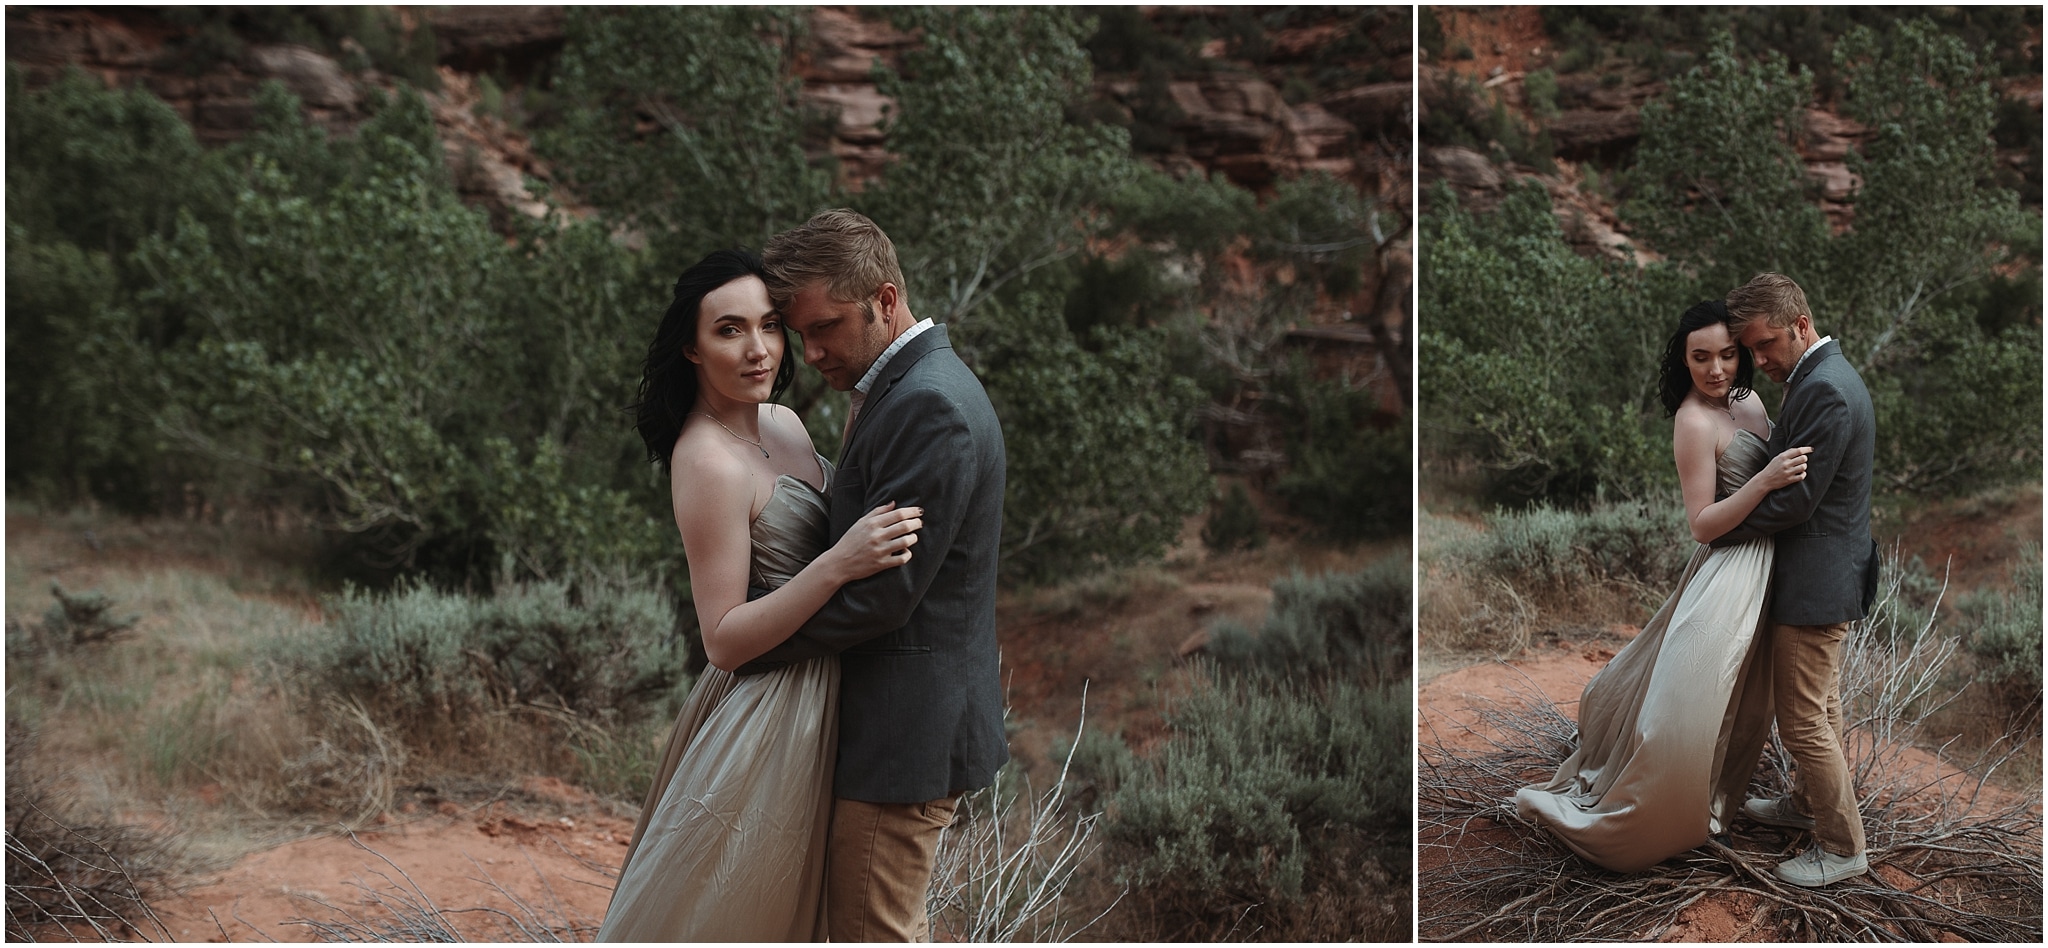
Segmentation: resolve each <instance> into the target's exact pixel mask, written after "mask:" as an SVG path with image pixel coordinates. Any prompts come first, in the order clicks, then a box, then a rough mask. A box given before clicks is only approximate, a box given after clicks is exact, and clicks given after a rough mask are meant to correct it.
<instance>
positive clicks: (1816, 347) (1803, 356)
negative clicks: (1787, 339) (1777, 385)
mask: <svg viewBox="0 0 2048 948" xmlns="http://www.w3.org/2000/svg"><path fill="white" fill-rule="evenodd" d="M1834 341H1835V337H1833V336H1822V337H1820V338H1819V339H1815V340H1814V341H1813V345H1810V346H1807V347H1806V351H1805V352H1802V353H1800V354H1799V361H1797V362H1794V363H1792V374H1791V375H1787V376H1785V384H1787V385H1790V384H1792V379H1793V378H1795V377H1797V376H1798V375H1799V367H1800V366H1802V365H1805V364H1806V360H1807V358H1808V357H1809V356H1812V355H1813V354H1814V353H1816V352H1819V351H1820V347H1822V346H1824V345H1827V344H1828V343H1830V342H1834Z"/></svg>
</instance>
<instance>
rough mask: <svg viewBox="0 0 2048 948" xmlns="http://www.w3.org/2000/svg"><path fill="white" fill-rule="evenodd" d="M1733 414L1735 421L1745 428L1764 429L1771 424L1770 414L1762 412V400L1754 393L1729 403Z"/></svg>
mask: <svg viewBox="0 0 2048 948" xmlns="http://www.w3.org/2000/svg"><path fill="white" fill-rule="evenodd" d="M1729 408H1730V409H1731V410H1732V411H1734V412H1735V420H1736V421H1737V422H1739V423H1740V424H1741V425H1742V426H1743V427H1745V428H1758V427H1765V426H1768V425H1769V424H1770V423H1771V416H1770V413H1769V412H1767V411H1765V410H1764V400H1763V399H1762V398H1761V397H1759V396H1758V395H1757V393H1755V392H1749V393H1747V394H1745V395H1743V396H1742V397H1741V398H1738V399H1735V400H1734V401H1731V402H1729Z"/></svg>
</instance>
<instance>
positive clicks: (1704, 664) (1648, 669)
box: [1515, 429, 1773, 872]
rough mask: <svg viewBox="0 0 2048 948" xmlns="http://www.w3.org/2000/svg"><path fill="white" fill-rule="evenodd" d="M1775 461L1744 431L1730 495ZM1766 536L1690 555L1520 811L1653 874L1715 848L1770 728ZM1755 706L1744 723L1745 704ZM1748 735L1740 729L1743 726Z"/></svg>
mask: <svg viewBox="0 0 2048 948" xmlns="http://www.w3.org/2000/svg"><path fill="white" fill-rule="evenodd" d="M1769 460H1770V450H1769V448H1768V446H1767V445H1765V443H1764V441H1763V439H1761V438H1758V437H1757V436H1756V435H1755V434H1754V433H1752V432H1750V431H1747V430H1741V429H1738V430H1737V432H1736V434H1735V436H1734V438H1733V439H1731V440H1730V441H1729V443H1728V446H1727V447H1726V448H1724V449H1723V450H1722V453H1721V456H1720V457H1719V458H1718V459H1716V468H1717V474H1718V477H1717V481H1716V491H1717V493H1718V495H1719V496H1721V497H1726V496H1727V495H1728V494H1729V493H1732V492H1733V491H1734V490H1735V489H1736V488H1738V487H1741V486H1742V485H1743V484H1745V483H1747V482H1748V481H1749V479H1750V477H1752V476H1754V475H1755V474H1756V472H1757V471H1759V470H1762V469H1763V466H1764V464H1765V463H1766V462H1767V461H1769ZM1772 552H1773V545H1772V541H1771V540H1770V539H1769V538H1765V539H1760V540H1751V541H1747V542H1744V543H1737V544H1732V545H1730V546H1726V547H1722V548H1719V549H1716V548H1713V547H1709V546H1705V545H1701V546H1700V547H1699V548H1698V549H1696V550H1694V551H1693V555H1692V559H1691V560H1690V561H1689V562H1688V563H1687V564H1686V567H1685V573H1684V575H1683V576H1682V577H1681V578H1680V579H1679V582H1678V589H1677V590H1676V591H1675V592H1673V593H1672V594H1671V597H1670V598H1669V599H1667V600H1665V602H1664V605H1663V607H1662V608H1660V609H1658V610H1657V613H1656V615H1655V616H1653V617H1651V619H1650V621H1649V623H1648V624H1647V625H1644V626H1643V630H1642V632H1641V633H1639V634H1637V636H1636V637H1635V640H1634V641H1632V642H1630V643H1629V644H1628V645H1627V646H1626V647H1624V648H1622V650H1621V651H1620V652H1619V653H1618V654H1616V655H1615V656H1614V658H1613V660H1611V661H1609V662H1608V663H1607V667H1605V668H1603V669H1601V670H1600V672H1599V673H1598V674H1596V675H1594V676H1593V680H1592V681H1590V682H1587V683H1586V690H1585V693H1584V694H1583V695H1582V696H1581V698H1580V700H1579V748H1578V750H1576V751H1575V752H1573V753H1572V755H1571V756H1570V757H1568V758H1566V759H1565V762H1564V764H1563V765H1562V766H1560V767H1559V768H1558V771H1557V775H1556V776H1555V777H1554V778H1552V779H1551V780H1550V782H1548V783H1545V784H1540V785H1537V786H1531V787H1524V788H1522V789H1521V790H1519V791H1517V792H1516V793H1515V809H1516V811H1517V812H1519V813H1520V814H1521V816H1522V818H1523V819H1527V820H1530V821H1532V822H1535V823H1537V824H1539V825H1541V826H1543V827H1544V828H1545V829H1548V830H1549V831H1551V832H1552V833H1554V834H1556V835H1557V837H1558V838H1559V839H1561V840H1563V841H1564V843H1565V845H1567V846H1569V847H1571V848H1572V850H1573V851H1574V852H1577V853H1578V854H1579V855H1581V856H1584V857H1585V858H1586V859H1588V860H1590V861H1591V862H1593V863H1596V864H1598V865H1601V866H1604V867H1606V868H1608V869H1613V870H1615V871H1617V872H1636V871H1640V870H1643V869H1647V868H1649V867H1651V866H1653V865H1656V864H1657V863H1659V862H1662V861H1664V860H1665V859H1668V858H1670V857H1672V856H1675V855H1677V854H1679V853H1682V852H1685V851H1686V850H1689V849H1692V848H1694V847H1696V846H1698V845H1700V844H1701V843H1703V842H1705V841H1706V839H1707V837H1708V835H1710V834H1711V833H1716V832H1720V831H1721V830H1722V829H1724V828H1725V826H1726V825H1727V821H1728V820H1729V819H1730V818H1731V817H1732V816H1733V815H1734V814H1736V813H1739V812H1740V811H1741V806H1742V800H1743V792H1744V790H1745V788H1746V787H1747V786H1748V784H1749V776H1750V774H1751V773H1752V772H1754V770H1755V768H1756V762H1757V755H1758V753H1759V752H1760V751H1761V750H1762V748H1763V744H1764V741H1765V739H1766V738H1767V737H1768V734H1769V728H1770V715H1769V714H1768V713H1762V714H1758V713H1757V712H1756V709H1758V708H1767V707H1768V706H1769V702H1770V655H1769V652H1770V650H1769V649H1768V648H1767V647H1762V646H1763V644H1764V641H1765V640H1764V638H1763V635H1762V625H1763V623H1764V615H1765V612H1764V603H1765V596H1766V593H1767V592H1768V591H1769V589H1770V578H1771V558H1772ZM1745 703H1747V704H1748V705H1749V706H1750V708H1751V709H1752V710H1751V713H1749V714H1744V715H1741V716H1740V717H1741V719H1742V720H1743V721H1744V722H1750V721H1752V720H1760V721H1761V726H1760V727H1758V726H1757V725H1755V724H1750V723H1745V724H1744V726H1742V727H1740V728H1738V727H1737V720H1738V715H1737V713H1736V712H1737V710H1738V709H1739V708H1740V707H1742V706H1743V705H1744V704H1745ZM1738 731H1739V732H1740V733H1738Z"/></svg>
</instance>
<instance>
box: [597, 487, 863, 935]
mask: <svg viewBox="0 0 2048 948" xmlns="http://www.w3.org/2000/svg"><path fill="white" fill-rule="evenodd" d="M819 462H820V464H821V465H823V466H824V467H825V470H826V477H827V478H829V477H830V476H831V469H830V466H829V465H825V463H824V459H822V458H820V459H819ZM751 533H752V537H753V543H754V549H753V562H752V566H751V568H750V570H749V576H748V582H749V584H751V585H754V586H760V587H765V588H770V589H772V588H774V587H776V586H780V585H782V584H783V583H785V582H788V581H789V579H790V577H792V576H795V575H796V573H797V572H798V571H799V570H801V569H803V567H804V565H805V564H807V563H809V562H810V561H811V560H813V559H815V558H816V557H817V556H818V554H819V553H821V552H823V551H824V550H825V548H826V543H827V540H828V539H829V536H830V533H831V519H830V516H829V509H828V507H827V504H826V499H825V495H824V494H822V493H820V492H819V491H818V490H817V489H816V488H814V487H812V486H811V485H809V484H807V483H805V482H803V481H802V480H799V479H797V478H795V477H791V476H789V475H786V474H785V475H783V476H782V477H780V478H778V479H777V480H776V485H775V489H774V492H773V493H772V494H771V496H770V497H769V500H768V504H767V506H766V507H764V508H763V509H762V510H761V514H760V516H758V517H756V518H755V519H754V523H753V526H752V528H751ZM838 715H839V659H838V658H837V657H829V658H821V659H814V660H812V661H808V662H803V663H800V664H797V665H793V666H790V667H788V668H783V669H779V670H777V671H772V672H768V673H766V674H760V675H749V676H746V677H737V676H735V675H733V674H731V673H730V672H725V671H721V670H719V669H716V668H708V669H706V670H705V672H704V676H703V677H702V678H700V679H698V681H697V684H696V687H695V688H693V689H692V690H691V691H690V696H689V698H688V699H686V700H685V701H684V704H683V709H682V713H681V714H679V715H678V716H677V718H676V726H675V730H674V731H673V732H672V733H671V734H670V736H669V742H668V750H667V753H666V754H664V755H663V759H662V762H661V768H660V769H659V770H658V771H656V773H655V777H654V785H653V786H652V787H651V788H649V791H648V796H647V803H646V805H645V807H643V808H642V810H641V813H640V823H639V826H638V827H637V828H635V829H634V831H633V842H632V844H631V845H630V846H629V847H628V848H627V850H626V861H625V864H624V865H623V866H621V867H620V869H619V883H618V886H617V888H615V889H614V890H613V892H612V901H611V907H610V908H609V909H608V910H607V911H606V912H605V916H604V924H603V925H602V926H601V927H600V928H599V930H598V935H597V940H598V941H823V940H824V939H825V919H824V916H825V912H824V908H825V899H824V891H825V841H826V831H827V829H828V828H829V825H830V819H831V815H832V762H833V757H834V753H835V747H836V745H837V742H838Z"/></svg>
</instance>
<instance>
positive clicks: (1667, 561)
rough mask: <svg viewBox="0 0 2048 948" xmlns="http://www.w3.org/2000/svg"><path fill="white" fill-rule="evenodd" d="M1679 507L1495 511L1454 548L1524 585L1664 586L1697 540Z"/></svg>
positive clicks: (1646, 505) (1545, 587)
mask: <svg viewBox="0 0 2048 948" xmlns="http://www.w3.org/2000/svg"><path fill="white" fill-rule="evenodd" d="M1679 509H1680V508H1679V507H1678V505H1676V504H1674V503H1663V502H1655V501H1644V502H1637V503H1621V504H1598V505H1595V506H1594V507H1593V508H1592V509H1591V510H1585V511H1580V510H1571V509H1566V508H1558V507H1551V506H1548V505H1538V506H1535V507H1531V508H1528V509H1526V510H1513V511H1509V510H1503V511H1496V512H1495V513H1493V514H1491V515H1489V516H1488V517H1487V518H1486V532H1485V533H1484V534H1483V535H1481V536H1480V537H1478V538H1476V540H1474V541H1468V542H1469V543H1470V545H1469V546H1466V547H1465V548H1464V549H1462V550H1459V551H1456V552H1454V553H1453V554H1452V555H1453V556H1454V557H1456V558H1458V559H1462V560H1464V561H1465V562H1466V563H1468V564H1469V565H1470V566H1471V567H1474V568H1476V569H1477V571H1478V572H1481V573H1484V574H1487V575H1490V576H1495V577H1499V578H1500V579H1502V580H1505V581H1507V582H1508V583H1509V584H1511V585H1513V586H1514V587H1515V588H1516V589H1517V590H1522V591H1531V590H1552V591H1555V590H1562V589H1565V588H1568V587H1570V586H1574V585H1578V584H1583V583H1586V582H1589V581H1591V582H1601V581H1614V580H1620V581H1624V582H1635V583H1641V584H1644V585H1647V586H1651V587H1655V588H1667V587H1669V586H1670V585H1671V584H1673V583H1675V582H1677V580H1678V575H1679V573H1681V572H1683V571H1684V570H1685V561H1686V559H1687V557H1690V556H1691V555H1692V551H1693V548H1694V546H1695V544H1694V543H1693V541H1692V537H1691V535H1690V534H1688V533H1687V532H1686V530H1685V524H1684V521H1683V520H1682V519H1681V518H1680V517H1679V516H1678V514H1677V511H1678V510H1679Z"/></svg>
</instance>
